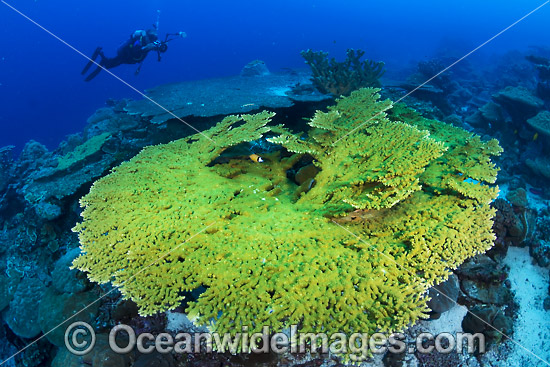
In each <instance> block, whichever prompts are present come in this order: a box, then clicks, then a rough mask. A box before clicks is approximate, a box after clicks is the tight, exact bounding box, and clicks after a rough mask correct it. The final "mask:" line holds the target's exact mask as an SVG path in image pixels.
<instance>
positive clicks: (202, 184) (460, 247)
mask: <svg viewBox="0 0 550 367" xmlns="http://www.w3.org/2000/svg"><path fill="white" fill-rule="evenodd" d="M378 98H379V96H378V94H377V90H376V89H362V90H359V91H356V92H354V93H352V95H351V96H350V97H347V98H343V99H340V100H338V101H337V104H336V105H335V106H333V107H332V108H330V110H329V111H328V112H326V113H324V112H318V113H317V114H316V115H315V116H314V117H313V118H312V119H311V121H310V125H311V126H312V128H311V130H310V131H309V133H308V134H307V136H297V135H294V134H292V133H290V132H289V131H287V130H286V129H284V128H283V127H281V126H274V127H269V126H268V125H267V124H268V123H269V121H270V119H271V118H272V116H273V114H272V113H268V112H263V113H260V114H257V115H243V116H229V117H226V118H225V119H224V120H223V121H222V122H221V123H219V124H218V125H217V126H215V127H213V128H212V129H210V130H208V131H205V132H204V134H205V135H206V136H207V137H208V138H211V139H212V140H213V141H214V143H212V141H210V140H209V139H208V138H207V137H205V136H202V135H194V136H191V137H188V138H185V139H181V140H178V141H174V142H171V143H169V144H165V145H158V146H151V147H148V148H145V149H144V150H143V151H142V152H141V153H140V154H138V155H137V156H136V157H134V158H133V159H131V160H130V161H129V162H125V163H123V164H122V165H120V166H119V167H117V168H116V169H114V170H113V172H112V173H111V174H109V175H108V176H106V177H104V178H102V179H100V180H98V181H97V182H96V183H95V184H94V185H93V187H92V189H91V190H90V193H89V194H88V195H86V196H85V197H84V198H82V200H81V204H82V206H83V207H84V211H83V214H82V216H83V221H82V222H81V223H80V224H78V225H77V226H76V228H75V231H77V232H78V233H79V235H80V242H81V244H82V255H81V256H80V257H79V258H77V259H76V260H75V261H74V263H73V265H74V267H76V268H78V269H80V270H82V271H85V272H87V273H88V276H89V278H90V279H91V280H92V281H94V282H98V283H106V282H112V283H113V284H114V285H115V286H117V287H119V288H120V290H121V292H122V294H123V295H124V296H125V297H127V298H131V299H132V300H134V301H135V302H136V303H137V304H138V306H139V308H140V312H141V313H142V314H144V315H150V314H154V313H156V312H160V311H165V310H168V309H171V308H175V307H176V306H178V305H179V304H180V303H181V301H182V299H183V296H182V292H183V291H189V290H193V289H195V288H197V287H199V286H203V287H204V288H205V289H206V291H205V292H204V293H202V294H201V295H200V297H199V298H198V301H197V302H194V303H191V304H190V306H189V309H188V312H190V313H191V314H194V315H197V316H198V319H197V322H199V323H202V324H209V325H211V327H212V328H215V329H216V331H219V332H232V333H237V332H240V331H241V327H242V326H248V327H249V330H250V331H259V330H261V327H262V326H264V325H268V326H271V330H273V331H278V330H281V329H283V328H284V327H287V326H289V325H293V324H297V325H299V327H300V329H301V330H302V331H318V332H319V331H323V332H327V333H332V332H345V333H352V332H363V333H373V332H375V331H380V330H381V331H393V330H398V329H402V328H404V327H406V326H407V325H409V324H411V323H414V322H415V321H416V320H418V318H420V317H423V316H424V315H425V313H426V312H427V311H428V310H427V309H426V299H425V291H426V290H427V288H429V287H430V286H431V285H433V284H434V283H438V282H440V281H443V280H444V279H446V277H447V275H448V273H449V269H454V268H456V267H457V266H458V265H460V264H461V263H462V262H463V261H464V260H465V259H467V258H468V257H471V256H473V255H475V254H477V253H480V252H484V251H486V250H487V249H489V248H490V247H491V246H492V241H493V239H494V236H493V234H492V232H491V226H492V220H491V218H492V216H493V215H494V211H493V209H491V208H490V206H489V203H490V201H491V200H493V199H494V198H495V196H496V193H497V190H496V189H495V188H491V187H490V186H488V185H487V183H493V182H494V180H495V176H496V172H497V170H496V169H495V168H494V166H493V164H492V163H491V161H490V156H491V155H494V154H499V153H500V147H499V146H498V143H497V142H496V141H490V142H483V141H481V140H480V139H479V138H478V137H476V136H473V135H472V134H470V133H468V132H466V131H464V130H461V129H458V128H454V127H451V126H448V125H446V124H443V123H440V122H437V121H433V120H427V119H424V118H422V117H420V116H419V115H417V114H415V113H414V112H413V111H411V110H409V109H407V108H405V107H403V106H392V103H391V102H390V101H378ZM350 131H352V133H351V134H349V132H350ZM266 133H269V134H271V135H270V136H271V138H270V139H269V140H270V141H271V142H274V143H278V144H280V145H282V146H283V147H284V148H286V150H283V151H284V152H285V153H283V154H281V152H277V153H272V154H270V155H265V156H264V157H263V158H264V162H263V163H256V162H253V161H252V160H250V159H239V158H234V159H231V158H226V159H218V160H216V158H217V157H219V156H220V154H221V153H222V152H223V151H224V150H226V149H227V148H229V147H232V146H235V145H237V144H239V143H241V142H248V141H253V140H256V139H259V138H260V137H262V136H263V135H265V134H266ZM347 134H349V135H347ZM287 151H288V152H290V153H287ZM305 154H309V155H311V156H312V157H313V158H314V161H313V162H314V164H315V165H316V166H317V167H318V168H319V170H320V171H319V173H318V174H317V175H316V176H315V184H314V185H312V186H313V187H312V188H311V190H309V191H307V190H306V191H303V192H301V191H299V190H300V188H299V187H298V186H297V185H296V184H295V183H294V182H292V181H290V180H289V179H287V174H286V172H287V170H288V169H289V168H291V167H292V166H293V165H295V163H296V162H297V161H298V160H299V158H300V157H302V156H303V155H305ZM300 192H301V193H300ZM350 213H352V214H353V213H355V214H356V216H355V217H354V219H355V220H351V219H349V215H350ZM357 218H358V219H357Z"/></svg>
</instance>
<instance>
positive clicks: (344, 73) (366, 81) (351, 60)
mask: <svg viewBox="0 0 550 367" xmlns="http://www.w3.org/2000/svg"><path fill="white" fill-rule="evenodd" d="M364 54H365V51H362V50H357V51H355V50H353V49H348V50H347V51H346V59H345V60H344V61H342V62H338V61H336V59H335V58H331V59H329V58H328V53H327V52H323V51H317V52H315V51H312V50H306V51H302V52H301V55H302V57H303V58H304V59H305V60H306V64H308V65H309V67H310V68H311V72H312V73H313V82H314V83H315V86H316V87H317V88H318V89H319V90H320V91H321V92H322V93H331V94H333V95H335V96H347V95H349V94H350V93H351V92H352V91H354V90H357V89H359V88H363V87H379V86H380V80H379V79H380V78H381V77H382V75H384V63H383V62H376V61H372V60H363V61H361V58H362V57H363V55H364Z"/></svg>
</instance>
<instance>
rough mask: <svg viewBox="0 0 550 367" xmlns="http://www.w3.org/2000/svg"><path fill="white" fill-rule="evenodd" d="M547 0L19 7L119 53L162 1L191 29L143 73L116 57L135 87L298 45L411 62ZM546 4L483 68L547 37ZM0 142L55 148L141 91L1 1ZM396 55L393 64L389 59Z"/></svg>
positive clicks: (491, 49) (83, 44)
mask: <svg viewBox="0 0 550 367" xmlns="http://www.w3.org/2000/svg"><path fill="white" fill-rule="evenodd" d="M541 3H542V1H533V0H529V1H522V2H504V3H503V2H500V1H496V0H490V1H484V2H482V3H481V4H480V3H479V2H476V1H473V0H467V1H461V2H458V3H441V2H437V1H421V2H414V3H410V2H407V1H404V0H398V1H394V2H392V3H391V6H389V5H387V4H386V3H384V2H370V1H369V2H365V1H359V0H352V1H346V2H339V3H334V2H332V1H327V0H325V1H312V0H305V1H300V2H295V1H290V0H283V1H277V2H258V1H250V0H246V1H238V2H229V3H228V2H223V1H205V2H185V3H180V2H177V1H166V0H165V1H150V2H143V1H137V2H136V1H129V0H123V1H117V2H112V1H107V0H98V1H80V2H70V1H64V0H47V1H45V0H37V1H30V0H29V1H23V2H14V3H13V5H15V6H16V7H17V8H18V9H20V10H21V11H22V12H24V13H26V14H27V15H28V16H30V17H31V18H33V19H34V20H36V21H37V22H38V23H40V24H42V25H43V26H44V27H46V28H48V29H50V30H51V31H52V32H53V33H55V34H56V35H58V36H59V37H61V38H63V39H64V40H66V41H67V42H69V43H70V44H72V45H73V46H74V47H76V48H77V49H79V50H80V51H82V52H83V53H85V54H90V53H91V52H92V51H93V50H94V49H95V48H96V47H97V46H100V45H101V46H103V47H104V50H105V52H106V54H107V55H112V54H113V53H114V52H115V50H116V48H117V47H118V45H119V44H121V43H122V42H124V40H125V39H126V38H127V37H129V35H130V34H131V33H132V32H133V31H134V30H135V29H141V28H145V27H149V26H150V25H151V24H152V23H154V22H155V21H156V16H157V13H156V11H157V10H161V17H160V34H161V35H163V34H164V33H165V32H178V31H185V32H187V34H188V37H187V38H186V39H184V40H178V41H174V42H172V43H171V44H170V45H169V47H170V49H169V51H168V52H167V53H166V54H165V55H164V57H163V60H162V63H161V64H158V63H157V61H156V55H153V54H150V55H149V57H148V59H147V60H146V62H145V64H144V66H143V68H142V70H141V73H140V75H139V77H134V75H133V73H134V71H135V69H136V66H123V67H119V68H117V69H116V73H117V75H119V76H120V77H121V78H123V79H124V80H127V81H128V82H130V83H131V84H132V85H134V86H135V87H136V88H137V89H139V90H142V91H143V90H144V89H147V88H151V87H154V86H156V85H159V84H163V83H169V82H179V81H184V80H194V79H203V78H208V77H219V76H228V75H235V74H238V73H239V71H240V69H241V68H242V66H243V65H244V64H246V63H247V62H249V61H251V60H254V59H261V60H264V61H266V62H268V64H269V67H270V70H272V71H277V70H279V69H281V68H297V67H305V65H304V62H303V60H302V58H301V57H300V54H299V53H300V51H302V50H305V49H308V48H311V49H313V50H317V49H322V50H324V51H327V52H329V53H330V54H331V55H332V56H335V57H344V55H345V50H346V49H348V48H359V49H363V50H366V51H367V54H366V56H367V57H368V58H371V59H376V60H383V61H384V62H385V63H386V64H387V65H388V75H390V72H391V71H395V70H398V69H403V68H407V67H408V68H412V69H414V68H415V65H416V63H417V62H418V61H422V60H429V59H431V58H432V57H434V56H436V55H437V54H440V53H447V52H452V54H453V55H455V56H462V55H463V54H465V53H467V52H469V51H470V50H471V49H473V48H474V47H476V46H477V45H478V44H480V43H482V42H484V41H485V40H487V39H488V38H489V37H491V36H493V35H494V34H496V33H497V32H498V31H500V30H501V29H503V28H505V27H506V26H508V25H510V24H511V23H512V22H514V21H515V20H517V19H518V18H519V17H520V16H522V15H524V14H526V13H527V12H529V11H530V10H532V9H533V8H535V7H536V6H537V5H540V4H541ZM547 13H548V11H547V9H543V11H542V12H540V13H538V14H535V15H533V16H531V17H530V18H529V19H528V21H525V22H523V23H521V24H520V25H518V26H517V27H515V28H514V29H513V30H512V31H510V32H507V33H506V34H505V35H503V36H502V37H499V38H498V39H496V40H495V41H494V42H492V43H491V44H489V45H487V46H486V47H484V48H483V49H482V50H480V52H478V53H476V54H475V55H473V56H472V57H471V58H469V61H470V62H473V61H474V60H476V68H479V67H483V66H484V65H487V64H490V63H491V62H490V61H487V60H488V58H490V56H491V55H493V54H502V53H504V52H506V51H508V50H511V49H525V48H526V47H528V46H529V45H533V44H541V43H544V41H545V34H544V32H541V31H540V30H541V29H544V24H543V22H544V21H545V17H547ZM0 19H2V22H0V32H1V33H2V34H3V35H6V36H4V37H2V39H1V40H0V101H1V105H2V108H1V109H0V126H2V133H1V134H0V146H4V145H15V146H16V150H17V151H20V150H21V149H22V148H23V146H24V144H25V143H26V142H27V141H28V140H29V139H34V140H37V141H39V142H41V143H43V144H45V145H46V146H47V147H48V148H49V149H53V148H55V147H56V146H57V145H58V144H59V142H60V141H61V140H63V138H64V136H65V135H67V134H70V133H76V132H79V131H81V130H82V129H83V127H84V125H85V121H86V118H87V117H88V116H90V115H91V114H92V113H93V112H94V111H95V110H96V109H97V108H98V107H99V106H101V105H103V104H104V102H105V101H106V100H107V99H109V98H114V99H119V98H134V99H135V98H138V97H139V96H138V95H137V94H136V93H135V92H134V91H132V90H130V89H128V87H127V86H125V85H123V84H122V83H120V82H119V81H117V80H115V79H114V78H112V77H110V76H109V75H107V73H102V74H100V75H99V76H98V78H97V79H96V80H94V81H93V82H92V83H84V82H82V78H81V76H80V75H79V72H80V70H81V69H82V67H83V66H84V64H85V60H84V58H83V57H82V56H80V55H78V54H77V53H75V52H74V51H73V50H71V49H69V48H68V47H67V46H65V45H63V44H62V43H60V42H59V41H57V40H56V39H54V38H53V37H51V36H50V35H48V34H46V33H45V32H44V31H42V30H40V29H39V28H37V27H36V26H34V25H32V24H31V23H30V22H28V21H26V20H25V19H24V18H22V17H21V16H19V15H17V14H16V13H14V12H13V11H12V10H10V9H9V8H8V7H6V6H4V5H3V6H1V7H0ZM390 66H391V67H390Z"/></svg>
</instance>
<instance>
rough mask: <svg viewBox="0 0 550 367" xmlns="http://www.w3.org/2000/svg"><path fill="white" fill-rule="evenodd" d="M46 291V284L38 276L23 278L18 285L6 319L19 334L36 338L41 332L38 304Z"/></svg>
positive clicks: (23, 336)
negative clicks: (37, 310)
mask: <svg viewBox="0 0 550 367" xmlns="http://www.w3.org/2000/svg"><path fill="white" fill-rule="evenodd" d="M44 292H45V287H44V285H43V284H42V282H41V281H40V280H38V279H36V278H28V279H23V280H22V281H21V283H19V285H18V286H17V290H16V291H15V293H14V295H13V299H12V300H11V302H10V305H9V308H8V311H7V312H6V313H5V314H4V320H5V321H6V323H7V324H8V326H9V327H10V329H11V330H12V331H13V332H14V333H15V334H17V335H18V336H20V337H22V338H34V337H35V336H37V335H38V334H40V331H41V330H40V325H39V324H38V315H37V313H36V306H37V305H38V304H39V303H40V300H41V299H42V295H43V294H44Z"/></svg>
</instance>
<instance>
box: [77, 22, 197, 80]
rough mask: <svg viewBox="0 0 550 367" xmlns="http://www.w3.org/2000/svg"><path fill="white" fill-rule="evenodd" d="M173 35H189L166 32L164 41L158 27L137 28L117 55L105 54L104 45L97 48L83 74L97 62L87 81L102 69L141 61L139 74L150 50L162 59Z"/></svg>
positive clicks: (137, 72)
mask: <svg viewBox="0 0 550 367" xmlns="http://www.w3.org/2000/svg"><path fill="white" fill-rule="evenodd" d="M173 36H177V37H182V38H184V37H186V36H187V35H186V34H185V32H179V33H168V34H166V38H165V39H164V41H159V40H158V34H157V29H156V27H154V28H152V29H148V30H147V31H143V30H137V31H135V32H134V33H133V34H132V36H131V37H130V38H129V39H128V40H127V41H126V42H124V43H123V44H122V45H121V46H120V47H119V48H118V50H117V55H116V56H115V57H107V56H105V54H104V53H103V49H102V47H98V48H96V50H95V51H94V53H93V55H92V57H91V58H90V61H89V62H88V63H87V64H86V66H85V67H84V69H82V72H81V74H82V75H84V74H86V73H87V72H88V70H89V69H90V67H91V66H92V65H93V64H94V63H95V64H97V65H98V66H97V68H96V69H95V70H94V71H92V72H91V73H90V74H89V75H88V76H87V77H86V79H84V80H85V81H87V82H89V81H90V80H92V79H93V78H95V77H96V76H97V74H99V72H100V71H101V69H104V68H105V69H111V68H114V67H116V66H119V65H122V64H138V63H139V66H138V68H137V70H136V71H135V74H136V75H137V74H139V71H140V69H141V65H142V63H143V60H145V58H146V57H147V54H148V53H149V51H153V50H155V51H156V52H157V55H158V61H160V60H161V53H164V52H166V50H168V45H167V43H168V42H170V41H172V40H173V39H175V38H173ZM98 56H100V57H101V60H100V61H99V63H96V62H95V59H96V58H97V57H98Z"/></svg>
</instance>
